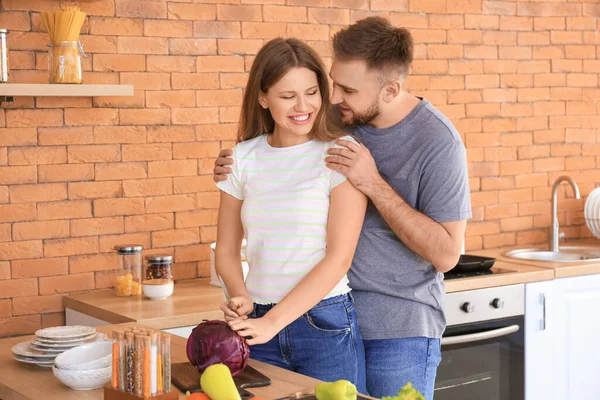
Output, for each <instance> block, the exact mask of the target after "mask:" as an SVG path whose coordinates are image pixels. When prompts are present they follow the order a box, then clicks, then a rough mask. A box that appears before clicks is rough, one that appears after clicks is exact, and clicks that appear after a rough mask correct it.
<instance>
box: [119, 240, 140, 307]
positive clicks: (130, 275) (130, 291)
mask: <svg viewBox="0 0 600 400" xmlns="http://www.w3.org/2000/svg"><path fill="white" fill-rule="evenodd" d="M142 249H143V247H142V246H141V245H139V244H124V245H116V246H115V250H116V251H117V254H118V255H119V256H120V257H121V264H122V268H121V271H120V272H119V274H118V275H117V276H116V279H115V293H116V295H117V296H139V295H141V294H142Z"/></svg>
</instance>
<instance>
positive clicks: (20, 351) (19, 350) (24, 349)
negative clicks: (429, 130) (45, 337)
mask: <svg viewBox="0 0 600 400" xmlns="http://www.w3.org/2000/svg"><path fill="white" fill-rule="evenodd" d="M30 344H31V343H29V340H28V341H26V342H21V343H19V344H15V345H14V346H13V347H12V349H11V350H12V353H13V355H15V356H21V357H30V358H37V359H40V360H41V361H47V360H48V359H53V360H54V358H56V354H48V353H45V352H43V351H39V350H35V349H32V348H31V346H30ZM44 359H46V360H44Z"/></svg>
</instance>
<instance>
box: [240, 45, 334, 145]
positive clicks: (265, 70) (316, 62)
mask: <svg viewBox="0 0 600 400" xmlns="http://www.w3.org/2000/svg"><path fill="white" fill-rule="evenodd" d="M292 68H307V69H309V70H311V71H313V72H314V73H315V74H316V75H317V81H318V84H319V91H320V93H321V100H322V102H321V103H322V105H321V109H320V110H319V112H318V113H317V116H316V118H315V124H314V125H313V128H312V130H311V131H310V137H311V138H312V139H317V140H334V139H337V138H339V137H340V136H342V135H343V133H342V132H337V131H336V132H331V131H330V130H329V129H328V128H327V121H326V117H327V114H328V112H327V110H328V108H329V86H328V84H327V73H326V72H325V68H324V67H323V63H322V62H321V59H320V58H319V55H318V54H317V53H316V52H315V51H314V50H313V49H312V48H310V46H308V45H307V44H305V43H304V42H302V41H300V40H298V39H294V38H289V39H281V38H277V39H273V40H271V41H269V42H268V43H267V44H265V45H264V46H263V47H262V48H261V49H260V51H259V52H258V54H257V55H256V58H255V59H254V63H253V64H252V68H251V69H250V76H249V78H248V84H247V85H246V91H245V93H244V101H243V103H242V111H241V113H240V122H239V127H238V142H243V141H245V140H250V139H253V138H255V137H257V136H260V135H262V134H264V133H272V132H273V129H274V128H275V121H274V120H273V117H272V116H271V112H270V111H269V110H268V109H264V108H262V107H261V105H260V104H259V102H258V97H259V94H260V93H261V92H262V93H268V91H269V89H270V88H271V87H272V86H273V85H275V84H276V83H277V82H278V81H279V80H280V79H281V78H282V77H283V76H284V75H285V74H286V73H287V72H288V71H290V70H291V69H292Z"/></svg>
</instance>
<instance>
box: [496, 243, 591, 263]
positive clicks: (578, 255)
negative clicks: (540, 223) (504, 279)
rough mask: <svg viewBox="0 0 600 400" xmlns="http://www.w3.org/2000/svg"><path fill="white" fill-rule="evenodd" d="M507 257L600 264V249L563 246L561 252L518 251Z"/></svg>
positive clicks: (540, 250)
mask: <svg viewBox="0 0 600 400" xmlns="http://www.w3.org/2000/svg"><path fill="white" fill-rule="evenodd" d="M504 255H505V256H507V257H512V258H518V259H522V260H533V261H551V262H574V261H583V262H600V248H599V247H588V246H561V247H560V250H559V251H549V250H548V249H517V250H511V251H508V252H506V253H504Z"/></svg>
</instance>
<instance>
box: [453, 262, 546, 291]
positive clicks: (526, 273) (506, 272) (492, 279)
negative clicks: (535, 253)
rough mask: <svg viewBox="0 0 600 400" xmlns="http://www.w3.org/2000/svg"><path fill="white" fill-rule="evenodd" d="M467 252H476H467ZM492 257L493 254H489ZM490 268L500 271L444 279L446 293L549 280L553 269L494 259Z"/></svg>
mask: <svg viewBox="0 0 600 400" xmlns="http://www.w3.org/2000/svg"><path fill="white" fill-rule="evenodd" d="M469 254H478V253H477V252H469ZM489 257H494V256H489ZM492 270H493V271H495V272H502V273H498V274H492V275H482V276H475V277H472V278H460V279H449V280H446V281H444V283H445V285H446V293H452V292H462V291H464V290H473V289H484V288H489V287H497V286H505V285H515V284H517V283H530V282H539V281H549V280H552V279H554V271H552V270H550V269H547V268H540V267H534V266H530V265H526V264H519V263H514V262H512V259H509V262H505V261H500V260H496V262H495V263H494V266H493V267H492Z"/></svg>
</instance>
